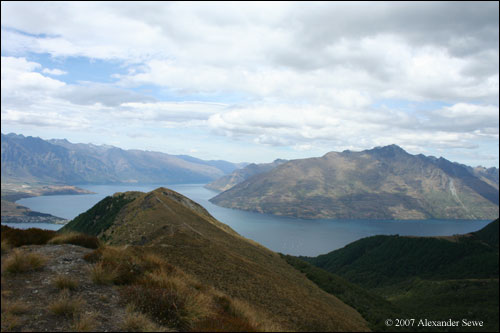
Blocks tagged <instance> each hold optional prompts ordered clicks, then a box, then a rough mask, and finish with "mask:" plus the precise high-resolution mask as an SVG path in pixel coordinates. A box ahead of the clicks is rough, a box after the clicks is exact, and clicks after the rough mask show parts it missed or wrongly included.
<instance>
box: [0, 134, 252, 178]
mask: <svg viewBox="0 0 500 333" xmlns="http://www.w3.org/2000/svg"><path fill="white" fill-rule="evenodd" d="M1 141H2V182H6V181H12V180H14V181H15V180H19V181H24V182H46V183H63V184H72V185H74V184H106V183H166V184H173V183H206V182H209V181H212V180H214V179H217V178H219V177H221V176H223V175H225V174H227V173H230V172H232V171H233V170H235V169H236V168H239V167H241V166H244V165H245V164H234V163H230V162H227V161H204V160H200V159H197V158H194V157H192V156H187V155H177V156H176V155H169V154H165V153H160V152H153V151H142V150H134V149H132V150H124V149H121V148H117V147H113V146H108V145H101V146H97V145H93V144H82V143H78V144H74V143H71V142H69V141H67V140H65V139H63V140H59V139H53V140H43V139H40V138H35V137H31V136H27V137H25V136H23V135H16V134H13V133H10V134H7V135H4V134H2V140H1Z"/></svg>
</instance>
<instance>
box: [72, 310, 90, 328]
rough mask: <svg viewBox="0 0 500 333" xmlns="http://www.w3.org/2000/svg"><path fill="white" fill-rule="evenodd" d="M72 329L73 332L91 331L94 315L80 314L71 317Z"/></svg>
mask: <svg viewBox="0 0 500 333" xmlns="http://www.w3.org/2000/svg"><path fill="white" fill-rule="evenodd" d="M73 321H74V322H73V325H72V327H71V328H72V330H73V331H75V332H93V331H94V329H95V315H94V314H93V313H91V314H81V315H79V316H78V315H76V316H74V318H73Z"/></svg>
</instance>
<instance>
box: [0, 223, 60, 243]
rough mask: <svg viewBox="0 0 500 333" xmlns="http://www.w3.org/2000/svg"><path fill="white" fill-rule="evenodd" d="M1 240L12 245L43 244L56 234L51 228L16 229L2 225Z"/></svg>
mask: <svg viewBox="0 0 500 333" xmlns="http://www.w3.org/2000/svg"><path fill="white" fill-rule="evenodd" d="M1 233H2V242H3V241H7V242H8V243H9V244H10V246H12V247H19V246H23V245H44V244H47V242H48V241H49V240H50V239H52V238H53V237H55V236H56V235H57V232H56V231H53V230H42V229H38V228H29V229H16V228H11V227H8V226H6V225H2V228H1Z"/></svg>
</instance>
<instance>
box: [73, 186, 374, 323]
mask: <svg viewBox="0 0 500 333" xmlns="http://www.w3.org/2000/svg"><path fill="white" fill-rule="evenodd" d="M63 231H81V232H85V233H88V234H91V235H95V236H98V237H99V238H100V239H101V240H104V241H105V242H106V243H107V244H108V245H116V246H119V245H127V246H132V247H134V248H143V249H148V250H149V251H153V252H154V253H155V254H157V255H159V256H161V257H162V258H163V259H164V260H166V261H167V262H169V263H170V264H171V265H174V266H175V267H178V268H179V269H181V270H182V271H184V272H186V273H188V274H190V275H192V276H195V277H196V278H197V279H198V280H199V281H203V283H205V284H207V285H209V286H211V287H213V288H215V289H216V290H220V291H221V292H224V293H225V294H227V295H229V296H231V297H233V298H236V299H241V300H244V301H245V302H247V303H248V304H250V306H252V307H253V308H254V309H257V310H258V311H260V312H262V313H264V314H265V315H266V316H267V317H269V318H270V319H271V320H272V321H273V322H275V323H276V324H278V325H279V326H280V327H282V328H283V329H286V330H297V331H366V330H368V327H367V323H366V321H365V320H364V319H363V318H362V317H361V315H360V314H359V313H358V312H356V311H355V310H354V309H353V308H351V307H349V306H347V305H346V304H344V303H343V302H341V301H340V300H339V299H337V298H336V297H335V296H333V295H330V294H327V293H326V292H324V291H322V290H321V289H320V288H318V287H317V286H316V285H315V284H313V283H312V282H311V281H309V280H308V279H307V278H306V277H305V276H303V275H302V274H301V273H300V272H298V271H296V270H295V269H294V268H293V267H291V266H290V265H288V264H287V262H286V261H285V260H284V259H282V258H281V257H280V256H279V255H278V254H277V253H274V252H272V251H270V250H268V249H266V248H265V247H263V246H261V245H259V244H257V243H255V242H253V241H251V240H248V239H246V238H244V237H242V236H240V235H239V234H238V233H236V232H235V231H234V230H232V229H231V228H230V227H229V226H227V225H225V224H223V223H221V222H219V221H217V220H216V219H215V218H214V217H212V216H211V215H210V214H209V213H208V212H207V211H206V210H205V209H204V208H203V207H201V206H200V205H198V204H197V203H195V202H194V201H192V200H190V199H188V198H186V197H184V196H183V195H181V194H179V193H177V192H174V191H171V190H169V189H166V188H163V187H161V188H158V189H156V190H154V191H151V192H149V193H141V192H125V193H117V194H115V195H113V196H110V197H107V198H105V199H103V200H102V201H100V202H99V203H97V204H96V205H95V206H94V207H93V208H91V209H90V210H88V211H87V212H85V213H83V214H81V215H79V216H78V217H76V218H75V219H74V220H73V221H71V222H70V223H68V224H67V225H66V226H65V227H64V228H63Z"/></svg>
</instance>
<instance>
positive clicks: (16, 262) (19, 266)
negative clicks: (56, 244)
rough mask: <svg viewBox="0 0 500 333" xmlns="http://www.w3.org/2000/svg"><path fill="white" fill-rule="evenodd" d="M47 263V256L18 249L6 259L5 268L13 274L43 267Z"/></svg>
mask: <svg viewBox="0 0 500 333" xmlns="http://www.w3.org/2000/svg"><path fill="white" fill-rule="evenodd" d="M46 263H47V258H45V257H44V256H42V255H40V254H36V253H30V252H25V251H21V250H18V249H16V250H14V251H12V253H11V254H10V255H9V257H8V258H6V259H5V262H4V270H5V271H6V272H8V273H11V274H18V273H24V272H29V271H34V270H37V269H41V268H42V267H44V266H45V264H46Z"/></svg>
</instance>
